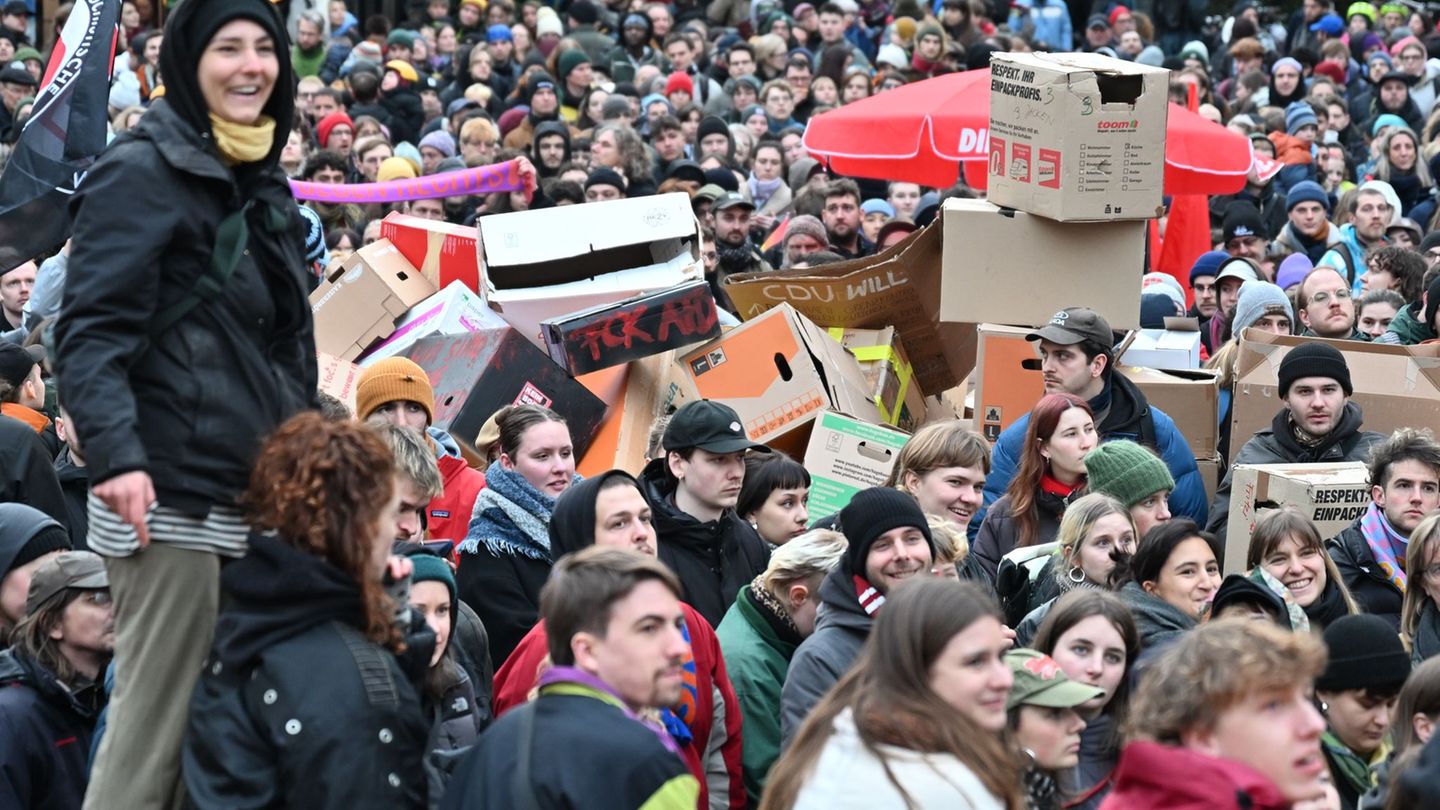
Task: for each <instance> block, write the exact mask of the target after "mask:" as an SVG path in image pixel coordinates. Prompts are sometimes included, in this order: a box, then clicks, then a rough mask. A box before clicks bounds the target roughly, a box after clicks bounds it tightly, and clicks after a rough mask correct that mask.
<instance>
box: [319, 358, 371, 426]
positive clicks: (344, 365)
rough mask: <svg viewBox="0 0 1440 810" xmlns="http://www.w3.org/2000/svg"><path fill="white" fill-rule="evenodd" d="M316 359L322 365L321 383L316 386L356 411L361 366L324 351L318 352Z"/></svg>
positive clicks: (352, 410) (351, 410)
mask: <svg viewBox="0 0 1440 810" xmlns="http://www.w3.org/2000/svg"><path fill="white" fill-rule="evenodd" d="M315 359H316V361H317V362H318V364H319V366H320V383H319V385H318V386H316V387H317V388H319V389H320V390H321V391H324V392H325V393H327V394H329V395H330V396H332V397H335V398H336V399H338V400H340V401H341V402H343V403H345V407H347V408H349V409H350V412H351V413H354V412H355V386H356V385H358V384H359V382H360V374H361V368H360V367H359V366H357V365H355V364H354V363H351V362H348V361H345V360H341V359H340V358H338V357H332V356H331V355H328V354H326V353H324V352H316V353H315Z"/></svg>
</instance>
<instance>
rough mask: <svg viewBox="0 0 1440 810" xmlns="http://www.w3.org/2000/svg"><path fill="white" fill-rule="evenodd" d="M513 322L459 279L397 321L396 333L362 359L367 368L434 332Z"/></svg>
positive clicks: (452, 332)
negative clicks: (506, 319)
mask: <svg viewBox="0 0 1440 810" xmlns="http://www.w3.org/2000/svg"><path fill="white" fill-rule="evenodd" d="M508 326H509V324H507V323H505V320H504V319H503V318H501V317H500V316H499V315H497V314H495V312H494V310H492V309H490V308H489V307H487V306H485V302H484V301H482V300H480V296H479V295H476V294H475V293H474V292H473V291H471V290H470V288H468V287H466V286H465V285H464V284H461V283H460V282H458V281H452V282H450V284H449V286H447V287H446V288H445V289H443V290H441V291H440V292H438V293H435V294H434V295H432V296H430V297H429V298H426V299H425V300H424V301H421V302H420V303H419V304H416V305H415V306H414V307H413V308H412V309H411V310H410V311H409V312H407V313H405V317H404V318H401V319H400V322H399V323H397V324H395V332H394V333H393V334H391V335H390V337H388V338H386V339H385V340H384V341H382V342H381V343H380V344H379V345H377V346H375V347H374V348H372V349H371V350H370V351H368V352H366V353H365V356H364V357H362V358H360V366H361V367H362V368H363V367H366V366H369V365H371V364H373V363H375V362H378V361H380V360H384V359H385V358H387V357H394V356H396V355H398V354H400V353H402V352H404V351H405V350H406V349H408V348H410V347H411V346H413V345H415V341H417V340H419V339H421V338H427V337H431V336H433V335H463V334H465V333H466V332H478V331H480V330H481V329H504V328H507V327H508Z"/></svg>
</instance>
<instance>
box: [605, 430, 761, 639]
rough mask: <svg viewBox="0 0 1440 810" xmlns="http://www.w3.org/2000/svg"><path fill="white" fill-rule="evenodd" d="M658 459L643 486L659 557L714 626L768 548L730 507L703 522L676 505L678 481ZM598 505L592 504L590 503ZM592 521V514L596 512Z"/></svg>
mask: <svg viewBox="0 0 1440 810" xmlns="http://www.w3.org/2000/svg"><path fill="white" fill-rule="evenodd" d="M665 463H666V462H665V459H663V458H657V459H655V460H654V461H652V462H650V463H649V464H648V465H646V467H645V471H644V472H643V473H641V475H640V482H641V483H642V484H643V485H644V486H643V489H642V490H641V491H642V492H643V493H644V494H645V497H646V498H647V499H648V500H649V501H650V508H651V509H652V510H653V514H654V520H655V534H656V536H657V538H658V539H659V543H660V549H659V550H660V561H661V562H663V563H665V564H666V565H668V566H670V570H672V571H674V572H675V574H676V575H677V576H679V577H680V584H681V585H683V586H684V587H685V601H686V602H687V603H689V605H690V606H691V607H693V608H695V610H696V611H698V612H699V613H700V615H701V616H704V617H705V621H707V622H709V623H710V625H711V626H712V627H715V626H718V625H719V624H720V620H721V619H723V618H724V617H725V611H726V610H729V609H730V605H731V604H733V603H734V602H735V597H736V596H737V595H739V593H740V588H741V587H743V586H745V585H748V584H750V581H751V580H753V579H754V578H755V577H757V576H759V575H760V574H762V573H764V572H765V566H766V565H768V564H769V562H770V551H769V549H767V548H766V546H765V541H764V540H761V539H760V534H759V533H758V532H756V531H755V529H754V527H752V526H751V525H750V524H748V523H746V522H745V521H743V520H741V519H740V518H739V516H737V515H736V514H735V512H734V511H733V510H726V511H725V513H724V514H722V515H721V516H720V519H719V520H711V521H707V522H704V523H702V522H700V521H699V520H697V519H695V517H693V516H692V515H689V514H687V513H685V512H682V511H680V508H679V507H677V506H676V505H675V484H674V483H673V482H672V481H671V480H669V478H668V476H667V475H666V474H665ZM590 508H591V509H592V510H593V509H594V504H593V503H592V504H591V507H590ZM592 520H593V515H592Z"/></svg>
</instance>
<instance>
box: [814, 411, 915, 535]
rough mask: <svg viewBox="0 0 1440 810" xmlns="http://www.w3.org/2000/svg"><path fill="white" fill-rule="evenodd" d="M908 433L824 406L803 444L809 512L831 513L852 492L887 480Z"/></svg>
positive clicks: (908, 435)
mask: <svg viewBox="0 0 1440 810" xmlns="http://www.w3.org/2000/svg"><path fill="white" fill-rule="evenodd" d="M909 438H910V434H908V433H903V432H901V431H898V430H895V429H893V428H889V427H884V426H881V425H872V424H870V423H868V422H863V421H861V420H859V419H853V418H851V417H849V416H845V415H844V414H839V413H832V412H830V411H825V412H823V413H821V414H820V418H819V419H817V420H815V426H814V428H813V429H811V431H810V443H809V444H808V445H806V448H805V469H806V470H807V471H809V473H810V505H809V509H810V515H811V516H812V517H815V518H819V517H824V516H826V515H833V514H836V513H838V512H839V511H840V510H841V509H843V508H845V504H847V503H850V499H851V498H852V497H854V496H855V493H857V492H859V491H860V490H862V489H868V488H870V487H878V486H880V485H881V484H884V483H885V479H886V478H887V477H889V475H890V471H891V469H893V468H894V467H895V460H896V459H897V458H899V457H900V448H902V447H904V446H905V442H906V441H908V440H909Z"/></svg>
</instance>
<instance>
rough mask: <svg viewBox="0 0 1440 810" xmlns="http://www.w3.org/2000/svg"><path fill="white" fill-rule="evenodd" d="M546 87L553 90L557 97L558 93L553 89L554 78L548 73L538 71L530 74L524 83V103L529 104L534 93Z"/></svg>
mask: <svg viewBox="0 0 1440 810" xmlns="http://www.w3.org/2000/svg"><path fill="white" fill-rule="evenodd" d="M546 86H549V88H550V89H551V90H555V93H556V95H559V93H560V91H559V90H556V89H555V78H554V77H553V76H551V75H550V74H549V73H545V72H544V71H540V72H538V73H532V74H530V78H529V79H527V80H526V81H525V103H526V104H527V105H528V104H530V103H531V101H532V100H533V99H534V98H535V91H536V90H539V89H540V88H542V87H546Z"/></svg>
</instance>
